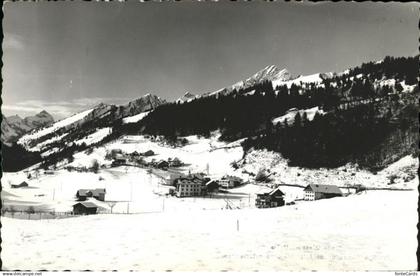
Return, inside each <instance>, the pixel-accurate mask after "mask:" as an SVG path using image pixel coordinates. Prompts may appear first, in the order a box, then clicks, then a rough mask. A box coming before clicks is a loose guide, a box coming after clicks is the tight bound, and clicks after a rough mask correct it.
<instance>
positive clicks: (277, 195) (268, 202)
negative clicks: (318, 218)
mask: <svg viewBox="0 0 420 276" xmlns="http://www.w3.org/2000/svg"><path fill="white" fill-rule="evenodd" d="M303 191H304V197H303V200H305V201H312V200H318V199H325V198H333V197H337V196H343V193H342V192H341V190H340V188H339V187H337V186H335V185H321V184H309V185H308V186H306V187H305V188H304V190H303ZM284 196H285V194H284V193H283V192H282V191H281V190H280V188H279V187H277V188H275V189H273V190H272V191H270V192H267V193H261V194H257V198H256V200H255V206H257V207H258V208H272V207H279V206H283V205H285V200H284Z"/></svg>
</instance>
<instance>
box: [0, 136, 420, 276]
mask: <svg viewBox="0 0 420 276" xmlns="http://www.w3.org/2000/svg"><path fill="white" fill-rule="evenodd" d="M186 138H187V139H188V144H187V145H186V146H185V147H182V148H173V147H170V146H167V145H163V144H162V143H160V142H155V141H152V140H151V139H149V138H146V137H144V136H124V137H122V138H121V139H119V140H117V141H114V142H111V143H108V144H106V145H104V146H101V147H98V148H94V150H93V152H92V153H90V154H88V153H87V152H80V153H77V154H76V155H75V156H74V162H73V163H72V164H71V165H73V166H86V167H89V166H91V165H92V162H93V161H94V160H97V161H98V162H99V163H100V164H101V165H102V164H105V165H109V163H110V162H111V161H110V160H105V155H106V153H107V151H109V150H111V149H121V150H122V151H124V152H126V153H130V152H133V151H137V152H144V151H146V150H149V149H151V150H153V151H154V152H155V153H156V155H154V156H151V157H148V159H149V160H151V159H153V158H154V159H156V160H160V159H167V158H169V157H171V158H174V157H178V158H179V159H180V160H182V161H183V162H185V163H187V164H189V165H188V166H186V167H185V168H184V170H185V171H188V170H191V171H192V172H196V171H206V170H207V168H208V171H209V172H210V175H211V176H212V177H219V176H221V175H224V174H231V175H237V176H240V177H242V178H243V179H245V180H251V181H252V180H253V178H252V177H251V176H250V173H253V174H256V173H257V172H258V171H259V170H261V169H265V170H266V171H267V174H270V178H271V179H272V180H273V181H272V182H271V183H264V184H263V183H255V184H246V185H243V186H240V187H237V188H234V189H230V190H229V192H228V193H226V194H224V193H218V194H215V195H213V196H212V197H205V198H203V197H197V198H176V197H170V196H166V195H165V194H166V193H167V192H168V189H169V187H168V186H164V185H162V184H163V181H162V179H161V178H159V177H158V176H157V175H155V174H153V173H148V171H147V170H145V169H142V168H137V167H129V166H127V167H125V166H121V167H116V168H100V169H99V172H98V173H97V174H95V173H92V172H75V171H72V172H68V171H66V170H63V169H61V170H57V171H55V172H53V173H52V174H45V173H44V172H43V171H40V172H39V174H36V173H35V171H33V170H31V171H29V172H25V171H21V172H17V173H4V174H3V178H2V188H3V190H2V200H3V203H4V205H5V207H8V208H10V206H14V207H15V208H16V209H18V210H27V209H28V208H29V207H30V206H33V207H34V208H35V209H36V210H48V211H51V210H55V211H57V212H65V211H70V210H71V209H72V205H73V204H75V203H76V201H75V194H76V192H77V190H78V189H82V188H83V189H93V188H105V189H106V196H105V202H100V201H97V200H93V199H90V200H89V201H91V202H94V203H95V204H97V205H98V206H100V207H101V212H107V213H109V212H110V209H111V206H112V205H113V204H114V203H115V206H114V207H113V213H114V214H102V215H95V216H87V217H76V218H67V219H57V220H40V221H34V220H18V219H11V218H7V217H2V226H3V227H2V229H1V234H2V239H3V244H2V247H3V251H2V261H3V267H4V269H37V270H38V269H47V270H52V269H59V270H60V269H72V270H80V269H86V268H89V269H92V270H101V269H108V270H110V269H117V270H129V269H133V270H143V271H152V270H155V271H156V270H159V271H160V270H173V271H179V270H192V271H203V270H206V271H207V270H210V271H220V270H237V271H252V270H260V271H261V270H276V271H278V270H282V271H288V270H313V269H315V270H387V269H389V270H399V269H402V270H407V269H415V268H416V258H415V251H416V248H417V242H416V241H417V240H416V231H417V229H416V228H415V225H416V223H417V212H416V208H417V196H418V194H417V190H416V188H417V186H418V179H417V178H416V177H415V178H412V176H413V173H414V175H415V173H416V169H417V167H418V160H417V159H416V158H413V157H411V156H406V157H404V158H402V159H400V160H399V161H397V162H395V163H393V164H392V165H390V166H389V167H387V168H386V169H384V170H382V171H380V172H378V173H377V174H373V173H370V172H368V171H364V170H361V169H359V168H357V167H356V166H354V165H351V164H348V165H346V166H343V167H340V168H336V169H317V170H314V169H305V168H299V167H289V166H288V165H287V160H285V159H284V158H282V157H281V155H280V154H278V153H274V152H271V151H267V150H251V151H250V152H249V153H248V154H247V156H246V158H245V160H244V161H245V163H244V164H242V162H240V167H239V169H237V170H235V169H234V168H233V167H231V166H230V164H231V162H232V161H238V160H241V159H242V157H243V150H242V148H241V147H239V142H240V141H236V142H234V143H230V144H227V143H224V142H220V141H218V140H217V138H218V135H216V134H213V135H212V136H211V137H210V138H200V137H197V136H188V137H186ZM28 173H31V178H30V179H27V176H28V175H27V174H28ZM391 176H395V179H394V182H395V184H392V185H388V184H389V183H390V179H389V178H390V177H391ZM23 180H26V181H27V182H28V183H29V187H28V188H19V189H12V188H11V187H10V184H18V183H20V182H21V181H23ZM251 183H253V181H252V182H251ZM281 183H286V184H298V185H305V184H308V183H319V184H326V183H327V184H335V185H338V186H346V185H347V184H363V185H365V186H367V187H392V188H394V187H395V188H411V189H413V190H411V191H368V192H367V193H364V194H360V195H349V196H347V197H343V198H333V199H328V200H320V201H316V202H303V201H296V204H295V205H290V206H283V207H280V208H273V209H257V208H255V197H256V194H257V193H261V192H267V191H269V190H270V185H272V184H281ZM281 190H282V191H283V192H285V193H286V202H289V201H293V200H296V199H300V198H302V196H303V189H302V188H299V187H290V186H281ZM228 207H230V208H233V209H235V210H226V209H227V208H228ZM236 208H240V209H236ZM123 213H130V214H131V215H126V214H123ZM133 213H136V214H133ZM238 223H239V230H238ZM16 256H19V258H16ZM97 256H100V257H97ZM98 258H99V259H98Z"/></svg>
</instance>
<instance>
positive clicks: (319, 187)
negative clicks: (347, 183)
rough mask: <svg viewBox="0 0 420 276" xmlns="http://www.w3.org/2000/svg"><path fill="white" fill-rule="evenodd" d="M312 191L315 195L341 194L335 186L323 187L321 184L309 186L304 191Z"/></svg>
mask: <svg viewBox="0 0 420 276" xmlns="http://www.w3.org/2000/svg"><path fill="white" fill-rule="evenodd" d="M308 190H312V191H313V192H315V193H323V194H337V195H341V194H342V192H341V190H340V188H338V187H337V186H335V185H323V184H309V185H308V186H306V188H305V189H304V191H308Z"/></svg>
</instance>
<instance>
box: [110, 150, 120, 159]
mask: <svg viewBox="0 0 420 276" xmlns="http://www.w3.org/2000/svg"><path fill="white" fill-rule="evenodd" d="M117 155H122V150H121V149H112V150H111V157H112V158H115V157H116V156H117Z"/></svg>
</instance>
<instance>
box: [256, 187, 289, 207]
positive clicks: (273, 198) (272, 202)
mask: <svg viewBox="0 0 420 276" xmlns="http://www.w3.org/2000/svg"><path fill="white" fill-rule="evenodd" d="M283 205H284V193H283V192H282V191H281V190H280V188H276V189H274V190H272V191H271V192H269V193H263V194H257V198H256V199H255V206H257V207H258V208H271V207H279V206H283Z"/></svg>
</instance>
